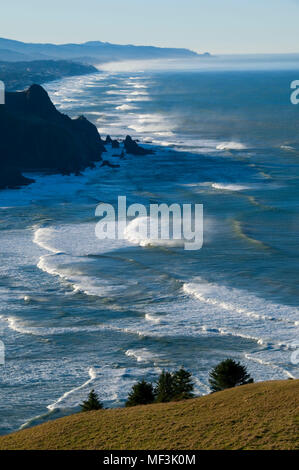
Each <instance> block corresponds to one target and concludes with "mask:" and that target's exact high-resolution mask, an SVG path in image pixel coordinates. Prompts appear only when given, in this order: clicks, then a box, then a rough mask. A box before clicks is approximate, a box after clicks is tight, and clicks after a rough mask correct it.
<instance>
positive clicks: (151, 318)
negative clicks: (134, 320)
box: [145, 313, 161, 324]
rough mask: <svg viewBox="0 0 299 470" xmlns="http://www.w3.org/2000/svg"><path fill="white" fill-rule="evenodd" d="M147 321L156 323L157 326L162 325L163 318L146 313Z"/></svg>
mask: <svg viewBox="0 0 299 470" xmlns="http://www.w3.org/2000/svg"><path fill="white" fill-rule="evenodd" d="M145 319H146V320H147V321H149V322H152V323H156V324H157V323H158V324H159V323H161V317H159V316H158V315H154V314H150V313H146V314H145Z"/></svg>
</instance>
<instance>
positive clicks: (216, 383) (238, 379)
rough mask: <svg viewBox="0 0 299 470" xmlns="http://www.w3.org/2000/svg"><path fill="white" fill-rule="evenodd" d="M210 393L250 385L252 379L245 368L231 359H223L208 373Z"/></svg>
mask: <svg viewBox="0 0 299 470" xmlns="http://www.w3.org/2000/svg"><path fill="white" fill-rule="evenodd" d="M209 382H210V386H211V389H212V392H219V391H220V390H224V389H225V388H232V387H237V386H238V385H245V384H248V383H252V382H253V379H252V378H251V377H250V375H249V374H248V372H247V369H246V367H245V366H243V365H242V364H240V362H236V361H234V360H233V359H225V360H224V361H222V362H220V363H219V364H218V365H217V366H216V367H214V369H212V371H211V372H210V378H209Z"/></svg>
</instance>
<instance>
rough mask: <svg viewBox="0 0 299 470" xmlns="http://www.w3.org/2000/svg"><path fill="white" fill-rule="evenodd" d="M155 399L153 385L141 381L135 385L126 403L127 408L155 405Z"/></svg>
mask: <svg viewBox="0 0 299 470" xmlns="http://www.w3.org/2000/svg"><path fill="white" fill-rule="evenodd" d="M154 399H155V397H154V390H153V386H152V384H151V383H149V382H146V381H145V380H141V382H137V383H136V384H135V385H133V387H132V390H131V392H130V393H129V396H128V400H127V402H126V406H137V405H148V404H150V403H153V401H154Z"/></svg>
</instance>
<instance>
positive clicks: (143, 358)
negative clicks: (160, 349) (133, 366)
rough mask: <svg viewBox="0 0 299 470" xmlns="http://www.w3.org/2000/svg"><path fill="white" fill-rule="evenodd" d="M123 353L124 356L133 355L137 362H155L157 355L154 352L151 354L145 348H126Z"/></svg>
mask: <svg viewBox="0 0 299 470" xmlns="http://www.w3.org/2000/svg"><path fill="white" fill-rule="evenodd" d="M125 354H126V356H129V357H134V358H135V359H136V361H137V362H153V363H155V362H156V361H157V359H158V356H157V355H156V354H153V353H152V352H151V351H149V350H148V349H146V348H138V349H128V350H127V351H126V352H125Z"/></svg>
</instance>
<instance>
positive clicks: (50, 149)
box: [0, 85, 105, 189]
mask: <svg viewBox="0 0 299 470" xmlns="http://www.w3.org/2000/svg"><path fill="white" fill-rule="evenodd" d="M104 151H105V147H104V143H103V141H102V140H101V137H100V135H99V133H98V130H97V128H96V127H95V126H94V125H93V124H92V123H90V122H89V121H88V120H87V119H85V117H84V116H80V117H78V118H77V119H71V118H69V117H68V116H66V115H65V114H62V113H60V112H59V111H57V109H56V108H55V106H54V105H53V103H52V102H51V100H50V98H49V96H48V94H47V92H46V91H45V90H44V89H43V88H42V87H41V86H39V85H32V86H31V87H30V88H29V89H28V90H26V91H23V92H15V93H14V92H13V93H6V96H5V105H1V106H0V188H2V189H3V188H15V187H19V186H21V185H23V184H29V183H31V182H32V180H29V179H28V178H25V177H24V176H22V171H29V170H30V171H32V170H33V171H35V170H38V171H51V172H57V173H62V174H70V173H77V174H78V173H79V172H80V171H81V170H83V169H84V168H87V167H89V166H93V165H94V163H95V162H96V161H100V160H101V155H102V153H103V152H104Z"/></svg>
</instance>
